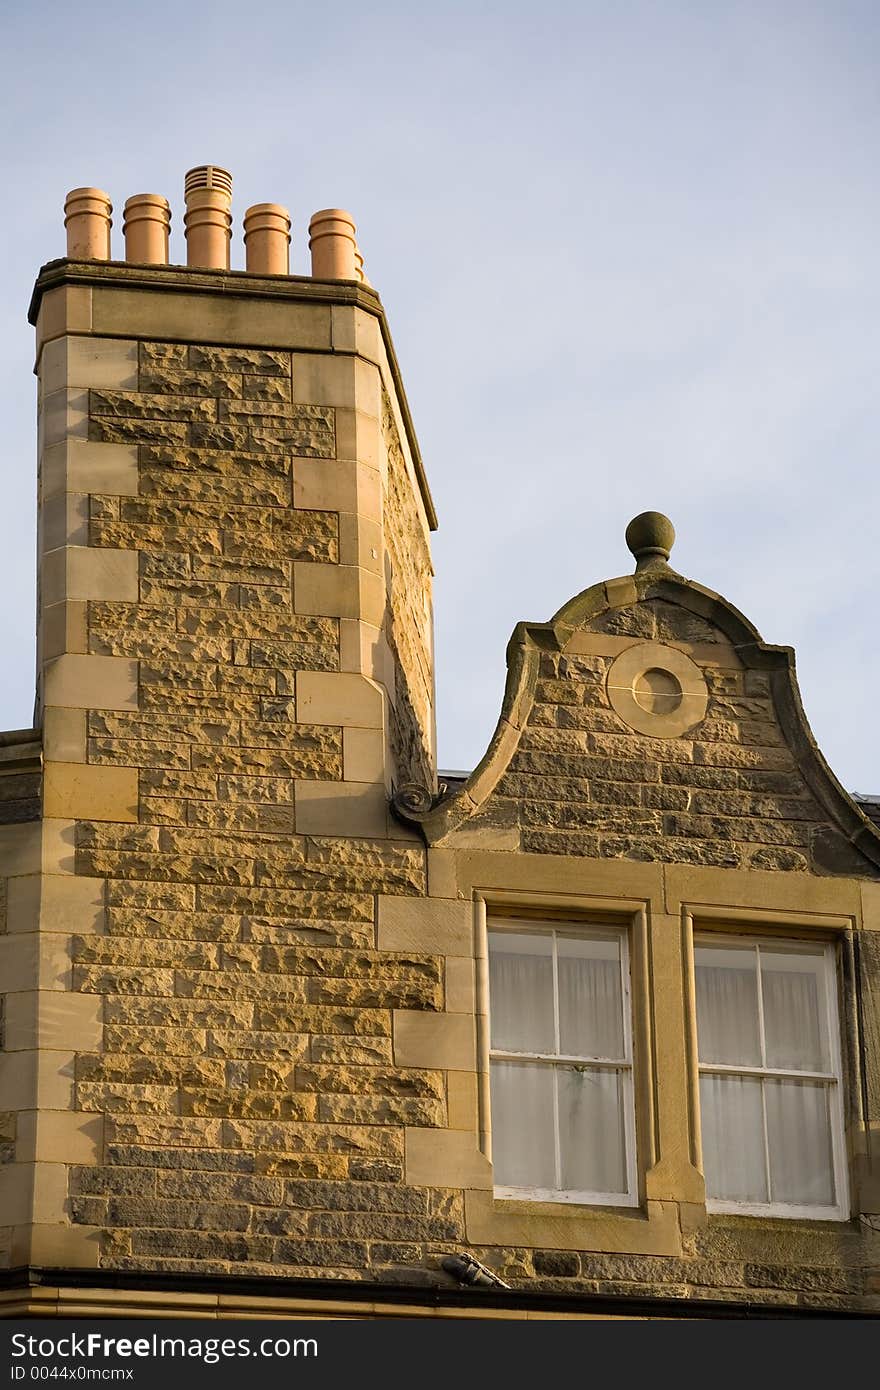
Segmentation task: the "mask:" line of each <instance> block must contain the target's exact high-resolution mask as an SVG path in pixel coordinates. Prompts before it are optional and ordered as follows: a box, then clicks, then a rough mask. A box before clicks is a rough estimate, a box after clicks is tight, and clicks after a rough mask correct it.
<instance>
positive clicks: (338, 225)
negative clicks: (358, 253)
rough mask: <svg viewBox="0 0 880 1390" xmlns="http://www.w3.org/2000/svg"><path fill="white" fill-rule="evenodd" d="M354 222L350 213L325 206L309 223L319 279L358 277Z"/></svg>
mask: <svg viewBox="0 0 880 1390" xmlns="http://www.w3.org/2000/svg"><path fill="white" fill-rule="evenodd" d="M354 232H355V226H354V222H353V220H352V216H351V213H349V212H343V211H342V209H341V208H324V209H323V210H322V211H321V212H316V213H315V215H314V217H313V218H312V220H311V222H310V223H309V248H310V249H311V253H312V275H313V276H314V278H315V279H316V280H356V279H357V278H358V276H357V269H356V265H355V250H356V242H355V239H354Z"/></svg>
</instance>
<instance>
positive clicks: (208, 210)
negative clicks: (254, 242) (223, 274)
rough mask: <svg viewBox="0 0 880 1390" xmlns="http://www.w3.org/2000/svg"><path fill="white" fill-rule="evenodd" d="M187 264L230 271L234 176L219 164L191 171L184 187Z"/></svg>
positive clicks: (201, 166) (205, 268)
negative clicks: (231, 209)
mask: <svg viewBox="0 0 880 1390" xmlns="http://www.w3.org/2000/svg"><path fill="white" fill-rule="evenodd" d="M184 197H185V199H186V212H185V213H184V217H183V222H184V227H185V229H186V263H187V265H188V266H193V267H199V268H201V269H203V270H228V269H229V243H230V240H231V238H232V213H231V211H230V207H231V204H232V175H231V174H230V173H228V172H227V170H226V169H220V168H219V167H218V166H217V165H216V164H201V165H199V167H198V168H196V169H190V171H189V173H188V174H187V176H186V181H185V183H184Z"/></svg>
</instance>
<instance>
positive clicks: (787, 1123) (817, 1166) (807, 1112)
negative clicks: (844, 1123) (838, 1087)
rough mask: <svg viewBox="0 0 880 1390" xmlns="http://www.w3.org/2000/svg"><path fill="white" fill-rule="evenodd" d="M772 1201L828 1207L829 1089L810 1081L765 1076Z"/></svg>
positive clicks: (830, 1198) (831, 1185) (832, 1200)
mask: <svg viewBox="0 0 880 1390" xmlns="http://www.w3.org/2000/svg"><path fill="white" fill-rule="evenodd" d="M764 1085H765V1087H766V1090H765V1102H766V1106H767V1134H768V1138H769V1142H770V1189H771V1197H772V1200H773V1201H774V1202H787V1203H789V1205H791V1206H799V1207H833V1206H834V1203H835V1196H834V1159H833V1155H832V1151H831V1120H830V1115H829V1101H830V1098H831V1097H830V1092H829V1089H828V1087H827V1086H823V1085H822V1084H821V1083H819V1082H810V1081H765V1082H764Z"/></svg>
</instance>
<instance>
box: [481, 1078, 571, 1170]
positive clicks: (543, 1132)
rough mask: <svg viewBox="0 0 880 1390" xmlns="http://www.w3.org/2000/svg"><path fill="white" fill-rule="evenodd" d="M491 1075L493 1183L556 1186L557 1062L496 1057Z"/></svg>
mask: <svg viewBox="0 0 880 1390" xmlns="http://www.w3.org/2000/svg"><path fill="white" fill-rule="evenodd" d="M490 1078H491V1088H492V1089H491V1098H492V1167H493V1170H494V1174H495V1185H496V1186H497V1187H544V1188H548V1189H552V1188H556V1187H557V1186H558V1183H557V1181H556V1137H555V1126H554V1119H553V1089H552V1088H553V1068H552V1067H549V1066H539V1065H535V1064H534V1063H529V1062H493V1063H492V1067H491V1072H490Z"/></svg>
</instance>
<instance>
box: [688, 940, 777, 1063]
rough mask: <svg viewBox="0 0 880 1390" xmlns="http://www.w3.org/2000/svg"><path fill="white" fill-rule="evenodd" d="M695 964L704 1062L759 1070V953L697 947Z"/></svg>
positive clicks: (698, 1023)
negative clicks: (722, 1063) (723, 1063)
mask: <svg viewBox="0 0 880 1390" xmlns="http://www.w3.org/2000/svg"><path fill="white" fill-rule="evenodd" d="M695 965H696V986H697V1037H698V1039H699V1052H700V1061H701V1062H726V1063H727V1064H728V1065H739V1066H746V1067H758V1066H760V1065H761V1039H760V1033H759V1028H758V975H757V957H756V955H755V952H754V950H752V951H751V952H748V951H740V950H731V951H725V950H719V949H716V948H715V947H710V948H706V947H697V949H696V952H695Z"/></svg>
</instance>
